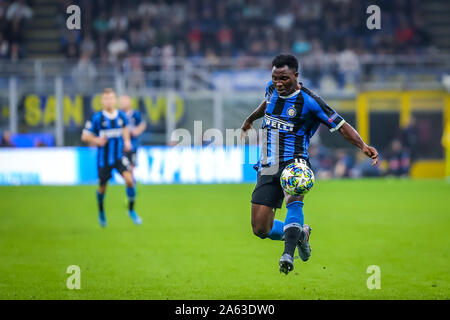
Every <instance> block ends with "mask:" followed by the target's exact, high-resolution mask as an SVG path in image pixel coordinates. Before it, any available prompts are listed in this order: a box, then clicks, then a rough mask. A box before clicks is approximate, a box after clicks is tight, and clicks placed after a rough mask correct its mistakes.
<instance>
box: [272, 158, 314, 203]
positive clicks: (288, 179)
mask: <svg viewBox="0 0 450 320" xmlns="http://www.w3.org/2000/svg"><path fill="white" fill-rule="evenodd" d="M280 183H281V187H282V188H283V189H284V191H286V193H288V194H290V195H293V196H301V195H304V194H306V193H307V192H308V191H309V190H311V188H312V187H313V185H314V173H313V171H312V170H311V169H310V168H309V167H308V166H307V165H306V164H305V163H302V162H293V163H291V164H289V165H288V166H286V168H284V170H283V172H282V173H281V177H280Z"/></svg>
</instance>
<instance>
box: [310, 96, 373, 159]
mask: <svg viewBox="0 0 450 320" xmlns="http://www.w3.org/2000/svg"><path fill="white" fill-rule="evenodd" d="M313 100H314V101H312V102H311V103H310V104H309V108H310V109H311V111H312V112H313V113H314V114H315V115H316V116H317V117H318V118H319V120H320V121H321V122H322V123H323V124H325V125H326V126H327V127H328V128H329V129H330V131H331V132H335V131H339V132H340V133H341V134H342V135H343V136H344V138H345V139H346V140H347V141H349V142H350V143H352V144H353V145H355V146H356V147H358V148H359V149H361V151H362V152H364V154H365V155H366V156H368V157H369V158H371V159H372V166H375V165H376V164H377V163H378V152H377V150H376V149H375V148H374V147H371V146H369V145H367V144H366V143H365V142H364V140H363V139H362V138H361V136H360V135H359V133H358V131H356V130H355V129H354V128H353V127H352V126H351V125H349V124H348V123H347V122H346V121H345V120H344V119H343V118H342V117H341V116H340V115H339V114H338V113H337V112H336V111H335V110H334V109H333V108H331V107H330V106H328V105H327V104H326V103H325V102H324V101H323V100H322V99H321V98H320V97H319V96H316V95H314V96H313Z"/></svg>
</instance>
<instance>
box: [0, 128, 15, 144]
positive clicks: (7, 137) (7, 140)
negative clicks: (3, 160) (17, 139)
mask: <svg viewBox="0 0 450 320" xmlns="http://www.w3.org/2000/svg"><path fill="white" fill-rule="evenodd" d="M0 147H14V145H13V143H12V141H11V133H10V132H9V131H3V133H2V138H1V140H0Z"/></svg>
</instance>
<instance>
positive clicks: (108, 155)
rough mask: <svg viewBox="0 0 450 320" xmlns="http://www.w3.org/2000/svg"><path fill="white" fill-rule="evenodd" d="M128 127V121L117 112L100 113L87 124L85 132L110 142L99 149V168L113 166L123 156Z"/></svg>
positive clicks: (121, 113)
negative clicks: (124, 135) (124, 136)
mask: <svg viewBox="0 0 450 320" xmlns="http://www.w3.org/2000/svg"><path fill="white" fill-rule="evenodd" d="M127 125H128V120H127V117H126V115H125V113H123V112H122V111H119V110H115V111H114V113H112V114H110V113H108V112H105V111H100V112H97V113H95V114H94V115H93V116H92V120H91V121H88V122H86V127H85V129H84V130H85V131H87V132H89V133H90V134H93V135H96V136H98V137H106V138H107V139H108V142H107V143H106V144H105V145H104V146H103V147H98V152H97V166H98V167H99V168H103V167H105V166H112V165H114V164H115V163H116V162H117V161H119V160H121V159H122V156H123V138H122V133H123V128H125V127H126V126H127Z"/></svg>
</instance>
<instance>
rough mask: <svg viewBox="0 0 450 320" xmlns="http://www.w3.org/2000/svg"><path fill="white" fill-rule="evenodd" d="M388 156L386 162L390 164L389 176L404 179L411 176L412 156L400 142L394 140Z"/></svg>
mask: <svg viewBox="0 0 450 320" xmlns="http://www.w3.org/2000/svg"><path fill="white" fill-rule="evenodd" d="M386 155H387V157H386V160H387V162H388V170H387V175H388V176H391V175H393V176H397V177H404V176H407V175H408V174H409V168H410V163H411V160H410V156H409V153H408V151H407V150H405V148H404V147H403V146H402V143H401V142H400V140H398V139H394V140H393V141H392V143H391V146H390V149H389V150H388V152H387V153H386Z"/></svg>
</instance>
